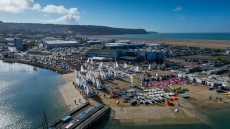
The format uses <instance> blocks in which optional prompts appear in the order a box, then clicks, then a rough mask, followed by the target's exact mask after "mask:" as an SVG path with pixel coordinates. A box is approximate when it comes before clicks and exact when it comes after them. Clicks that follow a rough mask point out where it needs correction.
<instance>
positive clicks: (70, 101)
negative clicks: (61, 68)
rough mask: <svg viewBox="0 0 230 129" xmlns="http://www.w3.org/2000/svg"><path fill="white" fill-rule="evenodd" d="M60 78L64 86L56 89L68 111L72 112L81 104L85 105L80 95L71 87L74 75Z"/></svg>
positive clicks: (70, 74)
mask: <svg viewBox="0 0 230 129" xmlns="http://www.w3.org/2000/svg"><path fill="white" fill-rule="evenodd" d="M62 77H63V78H64V80H65V81H66V84H64V85H61V86H59V87H58V89H59V91H60V92H61V95H62V97H63V99H64V101H65V103H66V105H67V106H68V107H69V109H70V110H73V109H74V108H76V107H77V106H79V105H80V104H81V103H85V102H86V100H85V99H84V98H83V96H82V95H81V93H80V92H79V91H78V90H77V89H76V88H75V86H74V85H73V81H74V73H69V74H63V75H62ZM75 100H76V103H75Z"/></svg>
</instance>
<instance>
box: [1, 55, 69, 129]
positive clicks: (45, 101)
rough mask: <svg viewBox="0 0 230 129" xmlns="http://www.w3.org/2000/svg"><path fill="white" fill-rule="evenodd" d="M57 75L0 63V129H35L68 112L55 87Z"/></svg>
mask: <svg viewBox="0 0 230 129" xmlns="http://www.w3.org/2000/svg"><path fill="white" fill-rule="evenodd" d="M64 83H65V80H64V79H63V78H62V76H61V75H60V74H59V73H56V72H53V71H50V70H47V69H41V68H36V67H34V66H30V65H25V64H19V63H6V62H3V61H2V60H0V129H38V128H41V127H42V119H43V111H44V112H45V114H46V117H47V120H48V122H51V121H53V120H55V119H56V118H58V117H60V116H61V115H63V114H64V113H65V112H67V111H68V108H67V107H66V105H65V103H64V100H63V99H62V97H61V95H60V92H59V91H58V89H57V87H58V86H59V85H62V84H64Z"/></svg>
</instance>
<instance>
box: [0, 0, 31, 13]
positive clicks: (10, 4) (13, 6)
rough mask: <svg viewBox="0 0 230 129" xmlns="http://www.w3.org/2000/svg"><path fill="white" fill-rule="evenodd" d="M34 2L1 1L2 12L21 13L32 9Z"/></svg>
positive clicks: (27, 0) (29, 0)
mask: <svg viewBox="0 0 230 129" xmlns="http://www.w3.org/2000/svg"><path fill="white" fill-rule="evenodd" d="M33 4H34V0H0V11H4V12H10V13H20V12H23V11H24V10H26V9H30V8H31V7H32V6H33Z"/></svg>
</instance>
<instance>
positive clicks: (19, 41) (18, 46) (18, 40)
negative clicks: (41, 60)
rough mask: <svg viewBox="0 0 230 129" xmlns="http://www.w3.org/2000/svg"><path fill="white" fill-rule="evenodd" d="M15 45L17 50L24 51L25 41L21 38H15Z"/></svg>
mask: <svg viewBox="0 0 230 129" xmlns="http://www.w3.org/2000/svg"><path fill="white" fill-rule="evenodd" d="M14 43H15V47H16V49H17V50H20V51H23V50H24V46H23V40H22V39H21V38H14Z"/></svg>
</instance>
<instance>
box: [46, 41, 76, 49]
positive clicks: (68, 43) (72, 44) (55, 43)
mask: <svg viewBox="0 0 230 129" xmlns="http://www.w3.org/2000/svg"><path fill="white" fill-rule="evenodd" d="M43 42H44V46H45V48H47V49H51V48H57V47H77V46H78V44H79V43H78V42H77V41H64V40H47V41H43Z"/></svg>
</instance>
